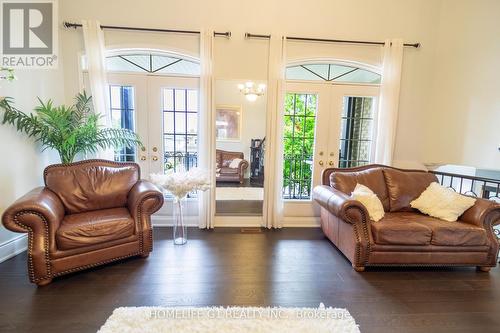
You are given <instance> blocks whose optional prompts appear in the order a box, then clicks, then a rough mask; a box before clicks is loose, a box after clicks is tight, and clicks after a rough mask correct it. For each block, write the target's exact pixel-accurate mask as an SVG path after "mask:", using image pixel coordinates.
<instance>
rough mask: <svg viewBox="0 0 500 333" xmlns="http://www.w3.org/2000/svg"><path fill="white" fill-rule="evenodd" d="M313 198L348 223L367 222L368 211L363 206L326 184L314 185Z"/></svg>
mask: <svg viewBox="0 0 500 333" xmlns="http://www.w3.org/2000/svg"><path fill="white" fill-rule="evenodd" d="M313 199H314V200H316V202H317V203H318V204H319V205H320V206H322V207H323V208H325V209H327V210H328V211H329V212H330V213H332V214H333V215H335V216H337V217H339V218H341V219H342V220H344V221H345V222H348V223H356V222H359V223H368V221H369V219H368V212H367V211H366V208H365V206H363V204H362V203H361V202H359V201H357V200H353V199H352V198H351V197H349V196H348V195H347V194H345V193H343V192H340V191H339V190H336V189H334V188H333V187H331V186H328V185H319V186H316V187H315V188H314V190H313Z"/></svg>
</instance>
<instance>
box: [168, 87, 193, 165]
mask: <svg viewBox="0 0 500 333" xmlns="http://www.w3.org/2000/svg"><path fill="white" fill-rule="evenodd" d="M197 100H198V91H197V90H190V89H171V88H167V89H164V90H163V148H164V149H163V151H164V160H163V162H164V170H165V171H168V170H171V169H173V170H175V171H179V170H181V169H184V170H189V169H190V168H192V167H196V166H197V165H198V152H197V150H198V149H197V148H198V147H197V145H198V129H197V117H193V115H196V114H197V111H198V103H197Z"/></svg>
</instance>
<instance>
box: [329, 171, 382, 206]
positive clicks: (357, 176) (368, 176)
mask: <svg viewBox="0 0 500 333" xmlns="http://www.w3.org/2000/svg"><path fill="white" fill-rule="evenodd" d="M357 184H362V185H365V186H366V187H368V188H369V189H371V190H372V191H373V192H374V193H375V194H376V195H377V197H378V198H379V199H380V201H381V202H382V205H383V206H384V210H385V211H389V207H390V206H389V197H388V194H387V187H386V185H385V179H384V175H383V173H382V169H381V168H376V169H368V170H362V171H336V172H332V173H331V174H330V186H332V187H333V188H335V189H337V190H339V191H341V192H344V193H345V194H347V195H350V194H351V193H352V191H354V188H355V187H356V185H357Z"/></svg>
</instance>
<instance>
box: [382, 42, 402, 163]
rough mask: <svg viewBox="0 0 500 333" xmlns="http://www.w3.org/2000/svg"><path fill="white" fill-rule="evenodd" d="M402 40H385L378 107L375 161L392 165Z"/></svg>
mask: <svg viewBox="0 0 500 333" xmlns="http://www.w3.org/2000/svg"><path fill="white" fill-rule="evenodd" d="M402 64H403V40H402V39H391V40H386V41H385V45H384V56H383V63H382V83H381V86H380V98H379V107H378V126H377V139H376V149H375V163H380V164H386V165H392V160H393V153H394V145H395V140H396V127H397V122H398V109H399V90H400V84H401V67H402Z"/></svg>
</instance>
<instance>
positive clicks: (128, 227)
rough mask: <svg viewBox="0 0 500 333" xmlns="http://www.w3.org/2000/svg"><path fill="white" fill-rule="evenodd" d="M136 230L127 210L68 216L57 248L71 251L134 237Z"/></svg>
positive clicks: (60, 228) (58, 231) (59, 232)
mask: <svg viewBox="0 0 500 333" xmlns="http://www.w3.org/2000/svg"><path fill="white" fill-rule="evenodd" d="M134 229H135V228H134V220H133V219H132V217H131V216H130V213H129V211H128V209H127V208H111V209H102V210H97V211H92V212H85V213H78V214H71V215H66V217H65V218H64V219H63V221H62V223H61V226H60V227H59V229H58V230H57V233H56V241H57V247H58V248H59V249H61V250H69V249H74V248H78V247H83V246H89V245H94V244H99V243H104V242H109V241H112V240H116V239H121V238H125V237H128V236H131V235H133V233H134Z"/></svg>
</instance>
